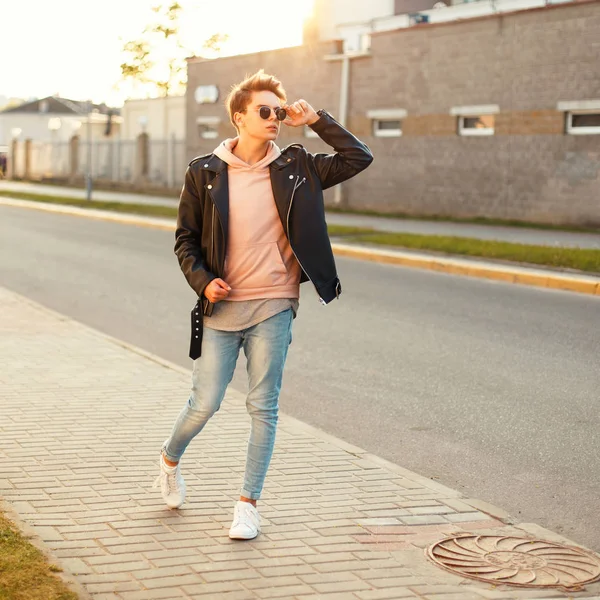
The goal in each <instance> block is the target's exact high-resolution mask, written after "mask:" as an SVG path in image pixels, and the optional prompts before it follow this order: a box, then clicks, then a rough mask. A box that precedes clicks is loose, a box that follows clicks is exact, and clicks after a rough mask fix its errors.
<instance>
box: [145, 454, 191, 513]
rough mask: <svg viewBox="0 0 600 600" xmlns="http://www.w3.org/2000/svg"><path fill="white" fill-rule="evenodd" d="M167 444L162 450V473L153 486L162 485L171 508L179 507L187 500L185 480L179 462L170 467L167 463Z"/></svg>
mask: <svg viewBox="0 0 600 600" xmlns="http://www.w3.org/2000/svg"><path fill="white" fill-rule="evenodd" d="M165 445H166V442H165ZM165 445H163V448H162V450H161V452H160V475H159V476H158V477H157V478H156V480H155V482H154V485H153V486H152V487H155V488H156V487H158V486H160V491H161V492H162V497H163V500H164V501H165V504H166V505H167V506H168V507H169V508H179V507H180V506H181V505H182V504H183V502H184V500H185V481H184V479H183V477H182V476H181V469H180V467H179V464H178V465H177V466H176V467H169V466H168V465H167V464H166V463H165V460H164V454H163V452H164V448H165Z"/></svg>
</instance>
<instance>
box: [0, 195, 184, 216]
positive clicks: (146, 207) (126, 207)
mask: <svg viewBox="0 0 600 600" xmlns="http://www.w3.org/2000/svg"><path fill="white" fill-rule="evenodd" d="M0 196H4V197H7V198H14V199H15V200H32V201H34V202H45V203H47V204H61V205H63V206H76V207H77V208H87V209H94V210H110V211H112V212H119V213H128V214H133V215H146V216H149V217H176V216H177V208H176V207H174V206H157V205H153V204H132V203H126V202H108V201H104V200H90V201H88V200H83V199H81V198H65V197H63V196H44V195H42V194H30V193H29V192H6V191H3V190H2V191H0Z"/></svg>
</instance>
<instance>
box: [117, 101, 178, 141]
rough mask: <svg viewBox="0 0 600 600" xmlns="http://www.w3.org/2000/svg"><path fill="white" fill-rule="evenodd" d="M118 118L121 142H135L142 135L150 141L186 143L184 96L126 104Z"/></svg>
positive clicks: (127, 102)
mask: <svg viewBox="0 0 600 600" xmlns="http://www.w3.org/2000/svg"><path fill="white" fill-rule="evenodd" d="M121 116H122V118H123V123H122V126H121V137H122V138H123V139H124V140H133V139H136V138H137V137H138V136H139V135H140V134H141V133H147V134H148V136H149V137H150V139H152V140H177V141H181V140H185V96H167V97H162V98H146V99H144V100H126V101H125V104H124V105H123V108H122V109H121Z"/></svg>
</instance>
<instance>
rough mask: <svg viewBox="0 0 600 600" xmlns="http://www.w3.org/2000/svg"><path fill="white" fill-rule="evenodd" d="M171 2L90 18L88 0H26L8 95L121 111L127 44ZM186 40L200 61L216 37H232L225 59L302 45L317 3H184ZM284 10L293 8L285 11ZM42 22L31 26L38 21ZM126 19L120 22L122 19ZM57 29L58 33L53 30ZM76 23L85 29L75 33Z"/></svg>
mask: <svg viewBox="0 0 600 600" xmlns="http://www.w3.org/2000/svg"><path fill="white" fill-rule="evenodd" d="M169 1H170V0H164V1H163V2H161V0H128V1H127V2H122V0H105V1H104V5H103V8H102V9H101V10H99V11H97V12H95V13H94V15H93V17H91V16H90V14H89V10H88V8H87V3H82V2H81V0H55V2H53V3H52V4H51V5H50V4H48V3H42V4H39V2H38V0H20V2H18V3H14V5H13V7H12V8H11V10H10V11H9V12H8V13H7V14H6V15H4V18H5V21H4V22H3V25H4V27H3V44H4V46H5V47H6V48H10V49H11V56H18V57H19V60H18V61H10V60H9V61H5V63H6V64H5V65H4V67H3V72H2V90H0V94H3V95H5V96H7V97H12V96H14V97H21V98H23V99H27V98H33V97H38V98H42V97H44V96H49V95H51V94H56V93H58V94H60V95H62V96H63V97H66V98H73V99H77V100H88V99H91V100H94V101H96V102H102V101H105V102H109V103H112V104H114V105H118V104H121V103H122V102H123V101H124V99H125V97H124V95H123V93H119V92H115V89H114V86H115V84H116V83H117V82H118V81H119V80H120V77H121V73H120V65H121V63H122V62H123V61H124V59H125V55H124V54H123V52H122V48H123V45H124V43H125V42H126V41H131V40H135V39H139V37H140V36H141V34H142V32H143V30H144V28H145V27H146V26H147V25H149V24H150V22H151V21H152V18H153V14H154V13H153V12H152V10H151V9H152V7H153V6H156V5H158V4H162V5H163V6H167V5H168V3H169ZM179 2H180V4H181V6H182V7H183V22H182V24H181V35H182V38H183V41H184V43H185V44H186V46H187V47H188V48H190V49H191V50H192V51H193V53H194V54H199V53H201V51H202V45H203V43H204V41H206V40H207V39H208V38H209V37H211V36H212V35H215V34H226V35H228V36H229V38H228V40H227V42H225V43H224V44H223V45H222V50H221V56H231V55H234V54H247V53H250V52H259V51H262V50H272V49H275V48H283V47H288V46H297V45H299V44H301V43H302V29H303V24H304V21H305V19H306V18H307V17H308V16H309V15H310V14H311V12H312V10H313V4H314V0H294V2H293V3H290V4H289V8H288V6H287V5H282V4H278V3H262V4H258V3H252V2H249V1H248V0H219V1H218V2H214V1H212V0H211V1H210V2H209V1H208V0H179ZM282 6H283V7H285V8H283V9H282ZM34 13H35V14H36V15H37V18H36V19H35V20H33V21H32V20H31V18H30V15H31V14H34ZM115 15H118V18H115ZM48 23H52V26H51V27H47V24H48ZM72 23H77V25H76V26H73V25H72Z"/></svg>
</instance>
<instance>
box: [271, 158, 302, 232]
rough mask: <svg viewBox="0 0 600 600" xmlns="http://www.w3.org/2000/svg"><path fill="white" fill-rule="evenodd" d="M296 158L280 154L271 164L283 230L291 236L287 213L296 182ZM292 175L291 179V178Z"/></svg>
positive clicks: (273, 187) (272, 182)
mask: <svg viewBox="0 0 600 600" xmlns="http://www.w3.org/2000/svg"><path fill="white" fill-rule="evenodd" d="M295 166H296V160H295V159H294V158H292V157H290V156H286V155H285V154H282V155H280V156H279V157H278V158H277V159H275V160H274V161H273V162H272V163H271V165H270V171H271V188H272V189H273V197H274V198H275V205H276V206H277V212H278V213H279V219H280V220H281V224H282V225H283V230H284V231H285V234H286V235H287V236H288V238H289V232H288V227H287V214H288V210H289V207H290V200H291V198H292V190H293V189H294V184H295V183H296V175H297V173H296V171H297V169H296V168H294V167H295ZM290 176H291V179H290Z"/></svg>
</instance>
